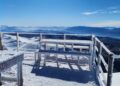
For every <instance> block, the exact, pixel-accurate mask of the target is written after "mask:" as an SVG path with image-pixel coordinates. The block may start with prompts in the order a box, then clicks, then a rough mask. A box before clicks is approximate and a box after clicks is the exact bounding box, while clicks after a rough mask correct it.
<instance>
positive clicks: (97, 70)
mask: <svg viewBox="0 0 120 86" xmlns="http://www.w3.org/2000/svg"><path fill="white" fill-rule="evenodd" d="M101 54H102V42H100V50H99V52H98V63H97V68H96V75H97V76H98V75H99V66H100V65H101V58H100V55H101Z"/></svg>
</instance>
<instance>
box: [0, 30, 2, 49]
mask: <svg viewBox="0 0 120 86" xmlns="http://www.w3.org/2000/svg"><path fill="white" fill-rule="evenodd" d="M0 50H3V45H2V32H0Z"/></svg>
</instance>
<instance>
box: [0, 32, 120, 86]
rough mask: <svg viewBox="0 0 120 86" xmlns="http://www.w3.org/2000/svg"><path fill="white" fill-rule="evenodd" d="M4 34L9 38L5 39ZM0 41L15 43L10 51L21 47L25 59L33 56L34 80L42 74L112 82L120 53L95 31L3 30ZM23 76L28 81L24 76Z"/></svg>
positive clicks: (103, 84)
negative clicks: (102, 39) (69, 32)
mask: <svg viewBox="0 0 120 86" xmlns="http://www.w3.org/2000/svg"><path fill="white" fill-rule="evenodd" d="M7 37H8V38H9V39H11V40H10V41H9V39H8V40H5V38H6V39H7ZM1 41H2V44H3V43H4V44H3V45H4V46H6V47H7V48H8V51H9V49H11V48H12V47H11V46H10V45H13V43H14V46H13V47H14V48H13V49H12V51H13V52H14V51H17V52H21V51H22V52H24V55H25V56H24V59H26V58H29V59H33V61H34V62H33V61H32V62H33V63H34V64H30V65H32V67H33V69H31V70H32V73H33V74H36V75H37V77H36V78H37V80H38V78H39V79H40V76H44V77H50V78H57V79H61V80H67V81H75V82H78V83H77V85H78V86H79V84H80V86H81V83H87V82H89V81H91V80H92V81H93V82H94V85H95V86H115V85H114V84H115V83H116V81H115V80H114V79H115V78H114V73H113V68H114V61H115V60H116V59H120V57H119V56H118V55H115V54H114V53H113V52H111V51H110V50H109V49H108V48H107V47H106V46H105V45H104V43H103V42H101V41H100V40H99V39H98V38H97V37H96V36H95V35H82V34H49V33H7V32H4V33H1ZM11 41H12V42H11ZM30 52H32V53H34V56H32V57H31V56H30V55H31V54H30V55H28V56H26V55H27V53H30ZM26 62H27V61H26V60H24V61H23V63H24V64H23V65H25V64H27V63H26ZM54 63H55V64H56V65H55V64H54ZM24 68H25V69H27V67H23V69H24ZM57 71H59V73H58V72H57ZM28 72H30V71H28ZM51 73H53V74H51ZM54 73H55V74H54ZM62 73H63V74H62ZM28 74H30V73H28ZM66 75H67V76H66ZM29 76H31V75H29ZM23 77H25V76H24V72H23ZM83 77H85V78H83ZM90 77H91V78H90ZM34 78H35V76H34ZM82 78H83V80H82ZM24 80H25V82H28V81H27V80H26V79H25V78H24ZM35 80H36V79H35ZM35 80H33V81H35ZM118 82H119V80H118ZM20 86H21V85H20ZM44 86H45V85H44ZM71 86H72V85H71ZM84 86H86V85H85V84H84ZM89 86H93V84H90V85H89Z"/></svg>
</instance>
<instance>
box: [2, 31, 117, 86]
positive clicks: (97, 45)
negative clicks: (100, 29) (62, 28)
mask: <svg viewBox="0 0 120 86" xmlns="http://www.w3.org/2000/svg"><path fill="white" fill-rule="evenodd" d="M3 34H12V35H16V41H17V48H16V49H17V51H19V49H20V46H19V45H20V44H19V36H20V35H23V34H26V35H37V37H39V38H38V40H39V41H38V44H39V45H40V46H39V49H40V50H41V45H42V43H44V44H45V45H46V43H47V42H45V41H44V42H43V40H44V39H50V38H51V37H52V38H53V39H57V40H73V41H74V40H75V39H74V38H77V37H78V39H79V38H82V37H85V36H87V39H86V38H85V39H86V40H89V41H91V42H92V44H91V45H90V46H89V51H90V54H91V55H90V56H91V59H90V66H91V67H92V68H95V71H96V77H97V79H98V80H99V82H100V85H101V86H103V85H104V86H111V85H112V84H111V83H112V73H113V66H114V59H116V58H114V53H112V52H111V51H110V50H109V49H108V48H107V47H106V46H105V45H104V44H103V42H101V41H100V40H99V39H98V38H97V37H96V36H94V35H90V34H87V35H83V34H53V33H7V32H4V33H2V35H3ZM2 35H1V38H2ZM73 37H74V38H73ZM70 38H71V39H70ZM78 39H77V40H78ZM81 40H84V38H83V39H79V41H81ZM58 44H59V43H57V42H56V49H58ZM66 44H67V43H66ZM66 44H65V43H63V46H64V50H65V47H66ZM82 44H85V43H82ZM73 45H74V44H71V48H72V50H73V48H74V47H73ZM55 53H56V52H55ZM105 73H107V78H106V77H105V76H104V74H105ZM101 76H102V78H103V79H101Z"/></svg>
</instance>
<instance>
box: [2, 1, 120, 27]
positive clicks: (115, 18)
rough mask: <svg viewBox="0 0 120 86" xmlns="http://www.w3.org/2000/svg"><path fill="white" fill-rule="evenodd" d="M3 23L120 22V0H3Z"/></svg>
mask: <svg viewBox="0 0 120 86" xmlns="http://www.w3.org/2000/svg"><path fill="white" fill-rule="evenodd" d="M0 25H9V26H79V25H81V26H120V0H0Z"/></svg>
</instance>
